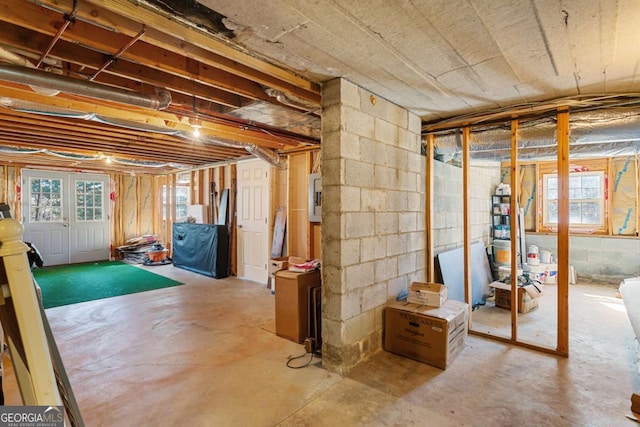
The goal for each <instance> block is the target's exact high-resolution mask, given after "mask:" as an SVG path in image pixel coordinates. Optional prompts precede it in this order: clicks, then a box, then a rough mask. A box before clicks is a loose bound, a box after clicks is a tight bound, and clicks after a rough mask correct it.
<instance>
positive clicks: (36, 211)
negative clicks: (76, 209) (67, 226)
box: [29, 178, 62, 222]
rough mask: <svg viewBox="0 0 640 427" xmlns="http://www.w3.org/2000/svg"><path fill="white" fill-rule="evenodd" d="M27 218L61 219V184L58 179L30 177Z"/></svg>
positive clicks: (46, 220) (32, 220) (33, 219)
mask: <svg viewBox="0 0 640 427" xmlns="http://www.w3.org/2000/svg"><path fill="white" fill-rule="evenodd" d="M29 186H30V189H31V197H30V199H29V220H30V221H31V222H60V221H62V184H61V180H60V179H49V178H30V182H29Z"/></svg>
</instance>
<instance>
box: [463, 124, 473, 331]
mask: <svg viewBox="0 0 640 427" xmlns="http://www.w3.org/2000/svg"><path fill="white" fill-rule="evenodd" d="M470 146H471V130H470V129H469V127H468V126H465V127H463V128H462V202H463V218H464V219H463V239H464V300H465V301H466V302H467V303H468V304H469V324H470V325H471V308H472V305H473V300H472V295H473V293H472V289H471V286H472V283H471V201H470V200H469V198H470V197H471V191H470V190H469V185H470V183H471V176H470V164H469V163H470V159H471V157H470V151H471V147H470Z"/></svg>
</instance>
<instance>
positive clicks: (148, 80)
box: [0, 22, 272, 108]
mask: <svg viewBox="0 0 640 427" xmlns="http://www.w3.org/2000/svg"><path fill="white" fill-rule="evenodd" d="M2 25H3V27H4V29H5V30H6V31H3V32H1V33H0V43H2V44H4V45H6V46H10V47H13V48H18V49H22V50H25V51H27V52H32V53H34V54H37V53H38V52H39V51H41V50H43V49H44V48H45V46H46V45H47V43H48V42H49V40H50V39H51V37H50V36H48V35H46V34H41V33H37V32H34V31H31V30H28V29H25V28H22V27H19V26H17V25H13V24H11V23H8V22H4V23H3V24H2ZM27 41H28V44H26V43H27ZM48 57H49V58H51V59H55V60H58V61H61V62H63V63H66V64H68V65H67V69H68V70H69V72H70V73H72V74H74V75H75V74H82V75H89V74H90V73H91V72H92V71H93V70H95V69H97V68H99V67H100V65H101V63H102V62H104V58H105V54H104V53H102V52H98V51H95V50H91V49H87V48H86V47H85V46H83V45H78V44H75V43H71V42H68V41H66V40H58V42H57V43H56V44H55V46H54V47H53V48H52V49H51V51H50V53H49V56H48ZM72 65H75V67H72ZM94 82H97V83H102V84H106V85H110V86H117V87H120V88H124V89H129V90H132V91H136V92H143V93H153V92H154V91H155V88H157V87H161V88H165V89H168V90H171V91H172V92H179V93H182V94H184V95H185V96H191V95H193V96H197V97H198V98H201V99H204V100H208V101H211V102H215V103H217V104H220V105H224V106H227V107H232V108H237V107H240V106H242V105H244V104H248V103H249V101H250V100H253V99H256V98H254V97H251V98H249V97H245V96H242V95H239V94H237V93H236V92H237V91H236V90H233V91H227V90H223V89H220V88H219V87H220V85H217V84H214V83H213V82H211V81H208V82H201V81H195V80H193V79H191V80H190V79H188V78H186V77H181V76H179V75H176V74H169V73H166V72H164V71H162V70H160V69H158V68H157V67H156V68H151V67H149V66H146V65H143V64H139V63H132V62H129V61H126V60H121V61H116V62H114V63H113V64H111V66H109V68H107V69H106V70H105V72H103V73H101V74H100V75H98V77H97V78H96V79H95V80H94ZM205 83H210V84H205ZM147 85H148V86H147ZM256 93H257V96H259V99H264V100H271V99H269V97H268V96H267V95H266V93H264V92H263V91H259V92H256ZM173 98H176V95H175V94H174V96H173ZM174 101H175V99H172V102H174ZM271 101H272V100H271Z"/></svg>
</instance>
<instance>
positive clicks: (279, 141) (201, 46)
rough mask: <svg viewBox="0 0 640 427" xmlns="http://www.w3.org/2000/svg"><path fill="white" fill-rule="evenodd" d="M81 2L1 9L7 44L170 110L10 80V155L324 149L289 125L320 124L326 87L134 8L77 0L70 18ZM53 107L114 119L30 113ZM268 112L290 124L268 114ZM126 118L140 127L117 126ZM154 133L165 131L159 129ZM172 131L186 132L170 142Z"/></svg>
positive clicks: (4, 137)
mask: <svg viewBox="0 0 640 427" xmlns="http://www.w3.org/2000/svg"><path fill="white" fill-rule="evenodd" d="M73 4H74V2H73V1H71V0H69V1H66V0H63V1H48V0H45V1H33V2H31V1H29V2H24V1H19V0H7V1H6V2H3V3H2V5H0V22H1V23H2V25H1V26H0V47H2V49H4V51H5V52H11V53H12V55H13V54H17V55H20V56H23V57H25V58H26V59H28V60H29V61H31V62H32V63H37V62H38V59H39V58H40V59H41V58H42V55H43V54H44V53H45V52H46V61H44V64H43V67H45V69H49V70H55V72H56V73H59V74H60V73H61V74H64V75H66V76H68V77H71V78H73V79H77V80H78V81H79V82H81V81H85V82H87V81H89V80H91V82H92V83H93V84H99V85H102V86H105V87H114V88H118V89H119V90H122V89H124V90H128V91H133V92H136V93H139V94H147V95H154V94H155V92H156V90H159V89H160V90H164V91H167V90H168V91H170V93H171V98H172V99H171V103H170V105H169V106H168V107H167V108H166V109H165V110H163V111H157V110H150V109H147V108H142V107H136V106H132V105H122V104H117V103H114V102H109V101H106V100H104V99H93V98H90V97H89V98H88V97H87V96H85V95H82V94H81V93H78V92H74V93H76V94H75V95H73V94H68V93H60V94H58V95H57V96H45V95H43V94H41V93H35V92H34V91H33V88H30V87H29V86H27V85H24V84H20V83H14V81H18V80H11V76H9V75H7V74H4V75H3V79H5V80H0V106H4V107H7V110H5V109H4V108H2V111H0V148H1V146H2V145H5V146H8V147H22V148H36V149H50V150H63V149H65V150H68V151H69V152H74V151H77V152H79V153H80V152H82V153H90V152H93V153H97V152H100V153H102V152H105V153H106V152H107V151H109V152H111V153H113V154H114V155H121V156H127V157H129V158H130V159H132V160H133V159H139V160H140V161H141V162H145V161H146V162H152V161H158V160H162V161H166V162H168V163H175V164H183V165H186V166H191V167H197V166H199V165H202V164H210V163H215V162H218V161H227V160H230V159H239V158H243V157H246V155H247V150H245V149H243V147H246V146H248V147H249V148H250V147H260V148H262V149H266V150H274V151H282V150H289V149H300V148H304V147H308V146H310V145H317V144H318V143H319V141H318V139H317V138H318V137H317V136H312V135H311V134H310V133H308V132H310V130H309V129H310V128H305V127H304V126H303V127H301V126H299V125H296V126H294V127H292V128H287V127H286V126H285V127H281V125H282V123H285V124H286V123H287V121H289V122H290V121H292V120H293V121H294V122H295V121H305V120H308V119H312V122H313V123H315V124H314V125H313V126H315V127H316V129H319V108H320V107H319V104H320V95H319V86H318V85H317V84H315V83H312V82H310V81H309V80H306V79H304V78H302V77H300V76H297V75H296V74H294V73H291V72H290V71H286V70H284V69H280V68H278V67H276V66H274V65H271V64H269V63H266V62H263V61H262V60H261V59H260V58H257V57H255V56H253V55H250V54H248V53H246V52H243V51H241V50H240V49H238V48H236V47H232V46H230V45H229V44H228V43H225V42H223V41H221V40H220V39H217V38H215V37H212V35H211V34H206V33H204V32H202V31H200V30H198V29H196V28H192V27H189V26H185V25H183V24H179V23H177V22H174V21H173V20H171V19H170V17H167V16H162V15H159V14H157V13H155V12H152V11H150V10H148V9H145V8H142V7H139V6H137V5H135V4H132V3H128V2H124V3H121V2H117V1H116V2H90V1H78V2H77V6H78V8H77V10H76V11H75V15H74V16H73V17H70V16H69V15H65V14H69V13H71V11H72V7H73ZM72 18H73V19H72ZM67 21H69V25H65V24H66V22H67ZM61 28H64V31H61ZM142 29H143V31H141V30H142ZM58 36H59V38H58ZM1 54H2V52H1V51H0V64H4V63H6V62H7V61H8V58H7V57H5V56H3V55H1ZM113 55H117V58H116V57H114V56H113ZM47 64H48V65H47ZM98 70H100V72H99V73H97V74H96V72H97V71H98ZM267 89H274V90H276V91H278V93H282V94H283V95H284V96H285V98H281V97H280V96H278V97H276V96H274V94H273V93H267ZM286 97H289V98H286ZM283 99H285V100H289V101H290V100H294V102H291V101H290V102H284V101H282V100H283ZM295 102H299V103H298V104H296V103H295ZM25 103H26V105H27V107H24V105H25ZM254 105H260V108H256V107H254ZM247 107H248V108H249V110H247V109H246V108H247ZM12 108H13V110H11V109H12ZM52 108H53V109H62V110H63V111H69V112H70V113H69V116H78V113H83V114H92V115H96V116H98V117H100V118H102V119H103V121H104V122H107V123H110V124H105V123H98V122H96V121H94V120H80V119H79V118H68V117H67V118H58V119H52V118H51V117H48V118H45V117H46V116H41V115H36V116H34V115H33V114H31V115H30V114H29V112H31V113H37V112H39V110H43V111H40V113H47V110H50V109H52ZM236 111H242V113H237V112H236ZM247 111H248V113H247ZM47 114H48V113H47ZM56 114H60V113H56ZM270 114H272V115H283V114H284V115H285V118H284V119H283V118H282V117H277V116H273V117H272V118H270V117H269V115H270ZM80 115H82V114H80ZM287 115H290V116H289V117H286V116H287ZM253 117H256V119H254V118H253ZM264 119H266V121H264ZM122 121H126V122H128V123H129V124H130V125H131V126H132V127H133V128H134V130H133V131H131V130H127V128H126V127H122V125H121V124H120V123H117V124H116V123H115V122H122ZM194 122H199V123H201V125H202V128H201V129H200V132H201V134H202V135H203V136H202V137H201V139H200V140H194V139H193V138H191V137H190V135H191V132H192V131H193V127H192V124H193V123H194ZM272 123H273V124H272ZM149 126H151V127H153V128H155V129H158V130H160V129H163V130H164V131H163V132H162V133H158V132H154V131H153V129H150V128H149ZM168 131H175V132H178V133H177V134H176V135H173V136H171V135H166V134H165V133H166V132H168ZM300 132H302V133H300ZM9 151H10V150H9ZM16 156H19V154H17V153H13V154H11V157H12V158H13V157H16ZM28 157H29V158H32V159H33V158H41V157H43V156H40V155H38V156H35V155H29V156H28ZM3 158H6V159H8V158H9V157H7V156H4V157H3ZM59 162H60V161H58V163H59ZM162 170H163V171H166V169H162Z"/></svg>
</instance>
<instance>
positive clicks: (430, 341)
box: [384, 300, 469, 369]
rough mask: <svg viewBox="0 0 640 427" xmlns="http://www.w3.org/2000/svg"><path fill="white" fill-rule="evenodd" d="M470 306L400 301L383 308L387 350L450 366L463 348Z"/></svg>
mask: <svg viewBox="0 0 640 427" xmlns="http://www.w3.org/2000/svg"><path fill="white" fill-rule="evenodd" d="M468 313H469V306H468V305H467V304H466V303H464V302H460V301H453V300H447V301H445V302H444V304H442V306H441V307H431V306H426V305H420V304H413V303H408V302H404V301H398V302H394V303H391V304H389V305H387V306H386V307H385V309H384V349H385V350H386V351H389V352H391V353H396V354H399V355H401V356H405V357H409V358H411V359H414V360H417V361H419V362H423V363H426V364H428V365H432V366H435V367H437V368H440V369H447V367H448V366H449V365H451V362H453V360H454V359H455V358H456V356H457V355H458V354H460V352H462V349H463V348H464V344H465V338H466V336H467V320H468Z"/></svg>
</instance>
